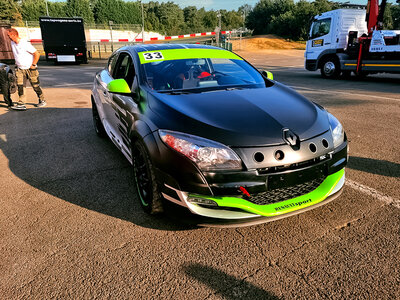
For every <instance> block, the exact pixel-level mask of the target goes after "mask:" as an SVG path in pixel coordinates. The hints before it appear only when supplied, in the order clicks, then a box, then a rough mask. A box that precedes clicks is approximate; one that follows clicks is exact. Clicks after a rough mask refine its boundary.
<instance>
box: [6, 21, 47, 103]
mask: <svg viewBox="0 0 400 300" xmlns="http://www.w3.org/2000/svg"><path fill="white" fill-rule="evenodd" d="M8 36H9V38H10V40H11V41H12V42H11V48H12V51H13V54H14V58H15V64H16V65H17V67H16V69H15V75H16V77H17V87H18V96H19V101H18V103H17V105H15V106H12V108H13V109H16V110H26V106H25V101H26V91H25V86H26V80H29V81H30V83H31V85H32V88H33V90H34V91H35V92H36V94H37V96H38V98H39V103H38V104H36V107H43V106H46V101H44V95H43V91H42V89H41V88H40V82H39V71H38V69H37V62H38V61H39V58H40V54H39V52H38V51H37V50H36V49H35V48H34V47H33V46H32V44H31V43H29V42H28V41H26V40H22V39H21V38H20V37H19V34H18V31H17V30H16V29H14V28H11V29H9V30H8Z"/></svg>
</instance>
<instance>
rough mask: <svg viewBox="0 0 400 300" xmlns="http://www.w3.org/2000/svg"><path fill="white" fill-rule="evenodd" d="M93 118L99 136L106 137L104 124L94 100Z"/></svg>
mask: <svg viewBox="0 0 400 300" xmlns="http://www.w3.org/2000/svg"><path fill="white" fill-rule="evenodd" d="M92 116H93V125H94V130H95V131H96V133H97V135H98V136H99V137H101V138H104V137H106V130H105V129H104V126H103V123H102V122H101V119H100V115H99V112H98V110H97V106H96V103H95V102H94V100H93V99H92Z"/></svg>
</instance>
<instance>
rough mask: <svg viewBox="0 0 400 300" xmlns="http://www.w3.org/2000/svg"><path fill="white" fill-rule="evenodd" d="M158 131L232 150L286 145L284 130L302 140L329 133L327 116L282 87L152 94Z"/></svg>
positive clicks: (275, 85)
mask: <svg viewBox="0 0 400 300" xmlns="http://www.w3.org/2000/svg"><path fill="white" fill-rule="evenodd" d="M149 106H150V109H151V110H152V111H153V112H154V113H156V115H157V118H156V120H153V122H154V124H156V125H157V127H158V128H159V129H168V130H174V131H179V132H184V133H188V134H192V135H197V136H200V137H204V138H207V139H211V140H214V141H218V142H220V143H223V144H225V145H228V146H234V147H243V146H245V147H249V146H266V145H276V144H283V143H285V141H284V140H283V133H282V129H283V128H289V129H290V130H291V131H292V132H294V133H295V134H297V135H298V136H299V138H300V140H306V139H309V138H311V137H314V136H316V135H319V134H321V133H323V132H325V131H327V130H329V121H328V118H327V115H326V112H325V111H324V110H323V109H321V108H319V107H318V106H317V105H315V104H314V103H312V102H311V101H309V100H307V99H306V98H304V97H303V96H301V95H299V94H298V93H296V92H295V91H293V90H292V89H290V88H288V87H285V86H284V85H282V84H279V83H275V84H274V85H273V86H271V87H266V88H252V89H242V90H230V91H227V90H223V91H221V90H219V91H211V92H204V93H191V94H180V95H171V94H162V93H156V92H150V93H149Z"/></svg>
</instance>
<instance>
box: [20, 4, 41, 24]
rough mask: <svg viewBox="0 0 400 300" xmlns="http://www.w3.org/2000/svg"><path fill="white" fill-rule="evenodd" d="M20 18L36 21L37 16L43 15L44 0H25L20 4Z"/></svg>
mask: <svg viewBox="0 0 400 300" xmlns="http://www.w3.org/2000/svg"><path fill="white" fill-rule="evenodd" d="M21 11H22V18H23V19H24V20H25V21H38V20H39V17H41V16H45V15H46V14H47V13H46V2H45V0H25V1H23V2H22V4H21Z"/></svg>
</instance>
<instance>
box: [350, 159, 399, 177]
mask: <svg viewBox="0 0 400 300" xmlns="http://www.w3.org/2000/svg"><path fill="white" fill-rule="evenodd" d="M347 167H348V168H350V169H353V170H358V171H363V172H367V173H371V174H376V175H383V176H387V177H393V178H400V164H397V163H394V162H391V161H387V160H379V159H373V158H366V157H358V156H350V157H349V162H348V164H347Z"/></svg>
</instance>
